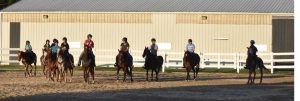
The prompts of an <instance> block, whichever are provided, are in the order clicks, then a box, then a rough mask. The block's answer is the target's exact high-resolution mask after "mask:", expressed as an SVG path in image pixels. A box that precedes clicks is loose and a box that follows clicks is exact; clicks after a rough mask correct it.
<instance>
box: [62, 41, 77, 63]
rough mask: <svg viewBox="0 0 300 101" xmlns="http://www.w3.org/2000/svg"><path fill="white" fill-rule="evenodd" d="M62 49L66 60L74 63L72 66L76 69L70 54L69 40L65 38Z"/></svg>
mask: <svg viewBox="0 0 300 101" xmlns="http://www.w3.org/2000/svg"><path fill="white" fill-rule="evenodd" d="M60 47H61V49H62V54H63V56H64V58H65V59H69V60H70V62H71V63H72V66H73V67H75V65H74V61H73V59H72V57H71V54H70V53H69V49H70V47H69V44H68V39H67V38H66V37H63V42H62V43H61V45H60Z"/></svg>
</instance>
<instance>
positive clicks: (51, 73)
mask: <svg viewBox="0 0 300 101" xmlns="http://www.w3.org/2000/svg"><path fill="white" fill-rule="evenodd" d="M45 56H46V57H45V59H46V60H45V62H46V63H47V71H46V72H48V74H47V75H48V77H49V80H52V81H54V77H55V76H56V72H57V71H58V67H57V57H56V56H53V55H52V51H51V50H47V52H46V54H45ZM46 77H47V76H46ZM57 81H58V76H57Z"/></svg>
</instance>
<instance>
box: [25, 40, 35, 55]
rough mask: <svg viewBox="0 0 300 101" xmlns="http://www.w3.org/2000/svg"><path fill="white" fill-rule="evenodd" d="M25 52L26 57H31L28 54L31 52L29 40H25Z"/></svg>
mask: <svg viewBox="0 0 300 101" xmlns="http://www.w3.org/2000/svg"><path fill="white" fill-rule="evenodd" d="M25 53H26V54H27V57H28V56H29V57H31V56H32V55H30V54H32V53H33V52H32V47H31V45H30V41H28V40H27V41H26V45H25Z"/></svg>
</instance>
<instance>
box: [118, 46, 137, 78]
mask: <svg viewBox="0 0 300 101" xmlns="http://www.w3.org/2000/svg"><path fill="white" fill-rule="evenodd" d="M118 51H119V54H118V55H117V64H116V66H117V80H118V81H119V71H120V69H122V70H123V72H124V79H123V82H126V75H129V76H130V78H131V82H132V81H133V79H132V69H133V65H132V63H130V62H129V61H126V57H125V55H124V54H125V53H124V52H123V51H120V50H118Z"/></svg>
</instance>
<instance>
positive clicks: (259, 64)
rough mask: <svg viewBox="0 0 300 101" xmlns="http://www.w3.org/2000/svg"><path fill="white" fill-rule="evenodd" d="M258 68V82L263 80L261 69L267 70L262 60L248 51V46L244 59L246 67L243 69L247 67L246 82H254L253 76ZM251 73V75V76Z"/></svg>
mask: <svg viewBox="0 0 300 101" xmlns="http://www.w3.org/2000/svg"><path fill="white" fill-rule="evenodd" d="M257 68H259V70H260V84H261V83H262V80H263V75H264V74H263V70H268V69H267V68H266V67H265V65H264V62H263V60H262V59H261V58H260V57H257V56H254V55H253V54H251V52H250V48H248V57H247V60H246V67H245V69H249V77H248V82H247V84H255V83H254V81H255V77H256V71H255V70H256V69H257ZM252 74H253V77H252Z"/></svg>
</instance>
